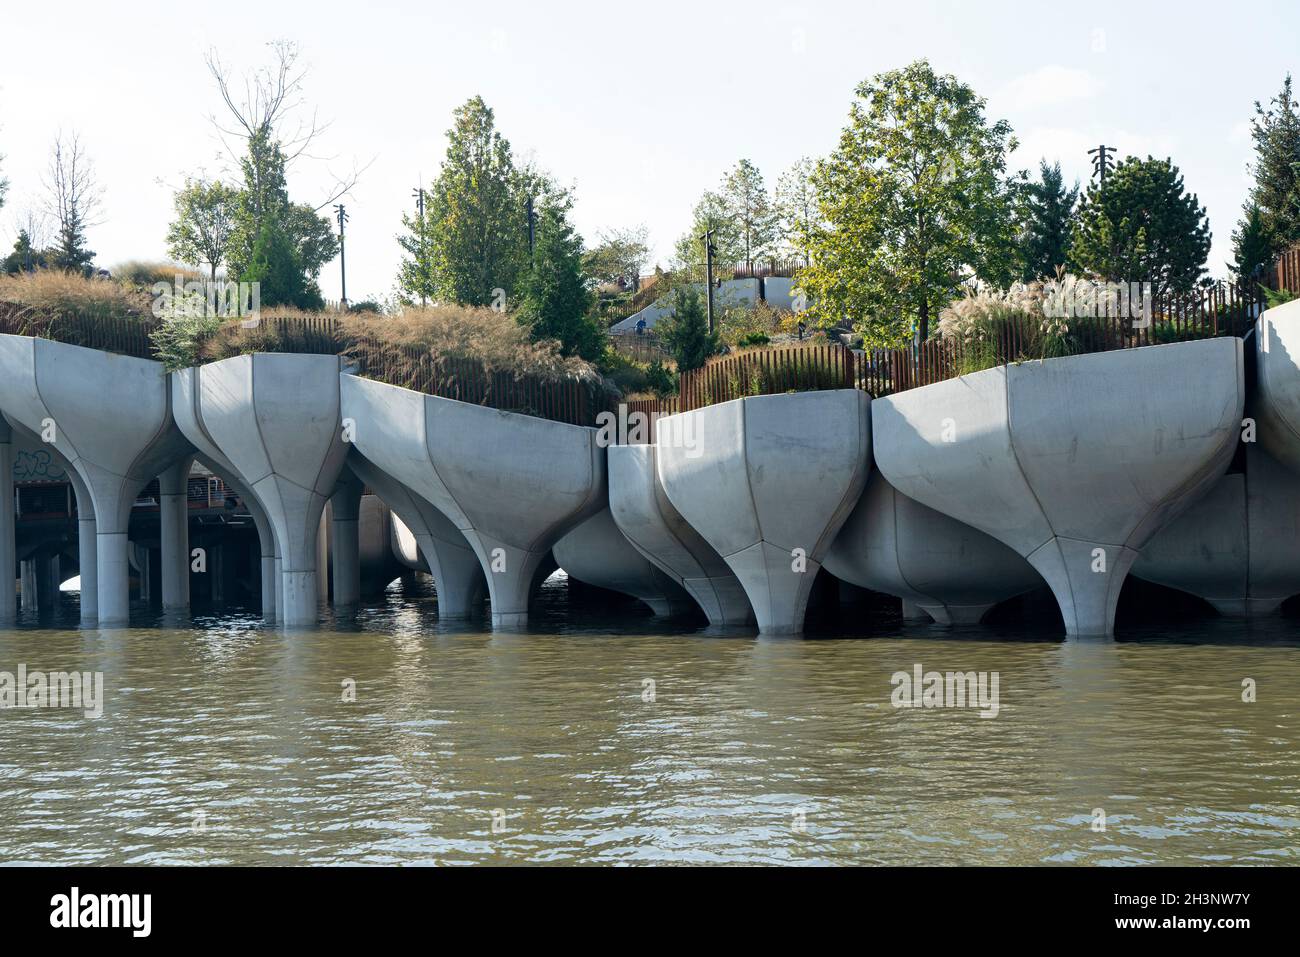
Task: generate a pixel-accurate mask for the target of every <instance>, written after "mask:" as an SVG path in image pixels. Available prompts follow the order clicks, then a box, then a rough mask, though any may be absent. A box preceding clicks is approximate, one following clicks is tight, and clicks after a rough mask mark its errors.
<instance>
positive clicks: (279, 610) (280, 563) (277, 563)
mask: <svg viewBox="0 0 1300 957" xmlns="http://www.w3.org/2000/svg"><path fill="white" fill-rule="evenodd" d="M271 565H272V567H273V568H274V569H275V619H274V620H275V621H277V622H281V621H284V559H283V558H281V557H280V552H279V549H278V548H277V549H276V553H275V555H274V557H273V558H272V559H271Z"/></svg>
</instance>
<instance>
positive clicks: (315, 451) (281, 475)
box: [174, 353, 348, 628]
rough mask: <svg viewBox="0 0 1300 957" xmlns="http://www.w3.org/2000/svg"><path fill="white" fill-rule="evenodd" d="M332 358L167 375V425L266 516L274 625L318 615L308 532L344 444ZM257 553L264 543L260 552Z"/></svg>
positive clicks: (329, 490) (313, 537) (241, 359)
mask: <svg viewBox="0 0 1300 957" xmlns="http://www.w3.org/2000/svg"><path fill="white" fill-rule="evenodd" d="M339 365H340V363H339V359H338V357H337V356H317V355H281V354H265V353H258V354H256V355H247V356H237V357H235V358H232V359H223V360H222V361H221V362H214V363H212V364H211V365H206V366H201V367H199V368H197V369H190V370H186V371H185V372H184V373H178V374H177V377H176V378H177V384H176V385H175V386H174V388H175V389H176V390H177V397H178V403H177V404H178V406H179V405H182V404H183V402H182V401H180V400H182V399H184V400H188V405H187V406H186V409H187V411H183V412H182V414H181V415H180V417H179V418H178V420H177V422H178V425H180V427H181V430H182V431H183V432H184V433H185V434H186V435H187V436H189V437H191V440H192V441H194V442H195V444H196V445H197V446H198V447H199V448H200V451H203V452H205V453H208V454H211V453H213V452H215V453H216V454H217V455H218V456H219V458H220V463H219V464H221V465H222V466H223V467H227V466H228V467H229V468H230V469H231V470H232V471H233V473H234V475H235V477H236V478H237V479H238V481H239V482H240V483H242V485H243V486H244V487H246V488H247V489H248V490H250V491H251V493H252V495H253V496H255V498H256V500H257V502H258V503H259V504H260V505H261V506H262V508H263V509H264V510H265V512H266V517H267V519H268V520H269V522H270V524H271V527H272V530H273V534H274V537H275V541H276V545H277V555H278V561H279V564H280V569H279V580H280V588H279V590H278V594H277V606H278V610H279V618H278V620H279V621H280V622H281V623H282V624H283V625H285V626H286V627H290V628H295V627H303V626H307V625H313V624H315V623H316V622H317V620H318V616H319V610H318V607H317V605H318V601H319V597H320V596H319V595H318V588H317V570H316V564H317V536H318V530H319V527H320V519H321V514H322V513H323V511H324V509H325V503H326V502H327V501H328V500H329V498H330V496H331V495H332V494H334V490H335V487H336V485H337V482H338V478H339V473H340V472H341V471H342V469H343V464H344V461H345V459H346V457H347V452H348V448H347V445H346V444H345V443H344V441H343V438H342V430H341V423H340V417H339ZM263 552H264V555H265V546H264V548H263Z"/></svg>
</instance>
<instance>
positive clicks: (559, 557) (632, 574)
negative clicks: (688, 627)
mask: <svg viewBox="0 0 1300 957" xmlns="http://www.w3.org/2000/svg"><path fill="white" fill-rule="evenodd" d="M551 554H552V555H554V556H555V561H556V562H557V563H559V566H560V567H561V568H563V569H564V571H565V573H566V574H568V575H569V577H571V578H576V579H577V580H578V581H581V582H586V583H587V584H588V585H595V586H596V587H597V588H608V589H609V590H610V591H617V592H622V593H623V594H625V595H631V596H632V597H633V598H639V599H640V600H641V601H643V602H645V603H646V604H647V605H649V606H650V610H651V611H653V612H654V613H655V614H656V615H659V616H665V617H666V616H669V615H679V614H682V613H683V612H686V611H688V610H690V609H691V608H693V607H694V602H693V601H692V600H691V597H690V596H689V595H688V594H687V593H686V590H685V589H684V588H682V586H681V584H680V583H679V582H677V581H676V580H675V579H673V578H672V577H670V576H669V575H666V574H665V573H664V572H663V571H662V570H660V569H659V568H658V567H657V566H655V565H653V564H652V563H651V562H650V561H649V560H647V559H646V557H645V556H644V555H642V554H641V553H640V552H639V551H637V550H636V549H635V548H634V547H633V546H632V543H631V542H629V541H628V540H627V539H626V538H624V537H623V533H622V532H620V531H619V530H618V526H617V525H615V524H614V518H613V516H611V515H610V513H609V509H603V510H601V511H599V512H597V513H596V514H595V515H593V516H592V517H591V518H589V519H587V520H586V521H585V522H583V523H582V524H581V525H579V526H578V527H577V528H575V529H573V531H571V532H569V534H567V535H565V536H564V537H563V538H562V539H560V540H559V541H558V542H556V543H555V547H554V548H552V549H551Z"/></svg>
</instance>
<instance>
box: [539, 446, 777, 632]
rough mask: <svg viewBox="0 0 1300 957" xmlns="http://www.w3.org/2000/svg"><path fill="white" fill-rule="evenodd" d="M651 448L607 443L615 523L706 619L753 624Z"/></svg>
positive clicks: (736, 586) (740, 593)
mask: <svg viewBox="0 0 1300 957" xmlns="http://www.w3.org/2000/svg"><path fill="white" fill-rule="evenodd" d="M656 451H657V450H656V447H655V446H653V445H613V446H610V448H609V450H608V455H609V510H610V514H611V515H612V516H613V519H614V522H615V524H616V525H617V526H618V528H619V531H621V532H622V533H623V535H624V537H625V538H627V540H628V541H629V542H631V543H632V545H633V546H635V548H636V549H637V551H639V552H640V553H641V554H642V555H644V556H645V558H646V559H647V560H648V561H650V562H653V563H654V564H655V565H656V566H657V567H658V568H659V569H660V570H661V571H662V572H664V573H665V574H666V575H668V576H670V577H671V578H672V579H673V580H674V581H676V582H677V583H678V584H680V585H681V586H682V587H683V588H684V589H685V590H686V592H687V593H688V594H690V596H691V597H692V598H694V599H695V602H696V604H698V605H699V606H700V609H701V610H702V611H703V612H704V614H705V615H706V616H707V617H708V619H709V624H711V625H718V626H738V627H744V626H747V625H752V624H753V623H754V610H753V609H752V608H750V606H749V598H748V597H746V595H745V589H744V588H743V587H741V584H740V579H738V578H737V577H736V576H735V574H734V573H733V572H732V570H731V568H730V567H729V566H728V565H727V563H726V562H725V561H723V558H722V556H721V555H719V554H718V553H717V551H716V550H715V549H714V548H713V546H712V545H710V544H709V543H708V542H706V541H705V540H704V539H703V538H702V537H701V536H700V534H699V532H697V531H695V529H693V528H691V526H690V523H689V522H687V521H686V519H684V518H683V517H682V514H681V513H680V512H679V511H677V509H676V508H675V507H674V506H673V503H672V502H670V501H669V500H668V496H667V495H666V494H665V493H664V490H663V486H662V485H661V484H660V482H659V474H658V469H657V468H656V465H655V458H656ZM561 564H563V562H561Z"/></svg>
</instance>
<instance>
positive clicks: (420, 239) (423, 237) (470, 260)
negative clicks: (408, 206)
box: [398, 96, 529, 306]
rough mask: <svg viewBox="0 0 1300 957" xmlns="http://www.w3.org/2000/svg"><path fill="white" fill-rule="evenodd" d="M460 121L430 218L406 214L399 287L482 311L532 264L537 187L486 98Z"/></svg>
mask: <svg viewBox="0 0 1300 957" xmlns="http://www.w3.org/2000/svg"><path fill="white" fill-rule="evenodd" d="M453 117H454V119H453V124H452V128H451V129H450V130H449V131H448V132H447V138H448V144H447V154H446V157H445V158H444V160H443V164H442V169H441V171H440V172H439V174H438V178H437V180H436V181H435V182H434V184H433V186H432V188H431V190H430V192H429V197H428V200H427V202H426V208H425V212H426V221H425V222H423V223H421V222H419V221H418V217H416V216H404V217H402V224H403V226H404V227H405V229H406V231H407V232H406V235H404V236H399V237H398V242H399V243H400V244H401V246H402V248H403V249H404V250H405V251H406V254H407V257H406V259H405V261H404V262H403V264H402V267H401V270H400V272H399V275H398V286H399V288H400V289H401V291H402V292H403V293H404V294H405V295H406V296H409V297H415V296H420V295H427V296H429V297H430V298H433V299H436V300H442V301H445V302H456V303H462V304H465V305H474V306H482V305H487V304H488V303H490V302H491V301H492V300H493V299H494V293H493V290H494V289H504V290H507V291H509V290H512V289H514V288H515V285H516V282H517V280H518V277H519V275H520V271H521V269H522V268H523V267H524V266H525V265H526V263H527V258H528V248H527V247H528V243H527V233H526V221H525V219H524V213H523V200H524V198H525V194H526V192H527V191H528V186H529V184H528V183H527V182H525V181H524V180H523V178H522V177H521V176H520V175H519V173H518V172H517V171H516V169H515V164H514V158H513V156H512V153H511V149H510V143H509V141H507V140H506V139H505V137H503V136H502V135H501V134H500V133H499V132H498V131H497V129H496V120H495V117H494V114H493V112H492V110H491V108H489V107H488V105H487V104H486V103H484V102H483V99H482V97H478V96H476V97H474V98H472V99H470V100H469V101H467V102H466V103H465V104H464V105H463V106H460V107H458V108H457V109H456V111H455V113H454V114H453Z"/></svg>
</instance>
